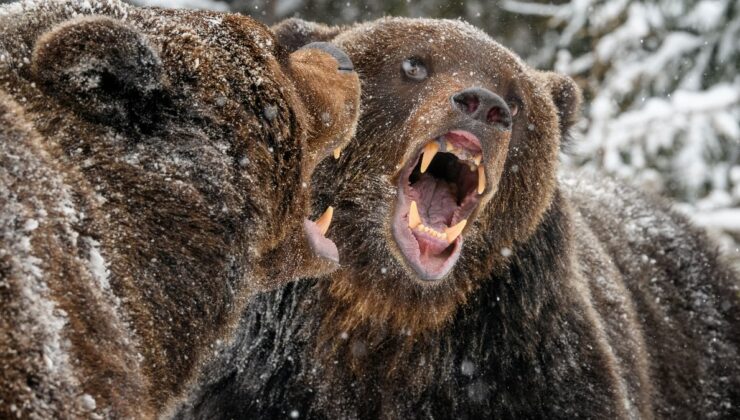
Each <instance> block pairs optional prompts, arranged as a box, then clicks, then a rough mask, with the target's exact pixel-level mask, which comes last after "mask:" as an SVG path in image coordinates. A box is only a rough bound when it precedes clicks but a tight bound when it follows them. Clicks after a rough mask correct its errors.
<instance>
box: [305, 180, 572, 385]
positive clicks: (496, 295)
mask: <svg viewBox="0 0 740 420" xmlns="http://www.w3.org/2000/svg"><path fill="white" fill-rule="evenodd" d="M569 212H570V209H569V206H568V204H567V202H566V201H565V200H564V198H563V197H562V195H561V194H560V193H559V192H558V191H557V190H556V192H555V194H554V198H553V200H552V202H551V205H550V206H549V208H548V210H547V211H546V212H545V214H544V215H543V217H542V219H541V222H540V223H539V225H538V226H537V228H536V229H535V230H534V233H533V234H532V235H531V236H530V237H529V239H528V240H527V241H526V242H525V243H523V244H521V245H519V246H518V247H517V248H516V250H515V252H514V254H513V255H512V256H511V257H510V259H509V261H508V265H506V266H504V267H502V268H494V269H493V270H492V273H491V274H490V276H489V277H488V278H487V279H485V280H483V281H482V282H480V286H479V287H478V288H477V290H475V291H473V292H472V293H471V294H470V296H469V298H468V299H467V301H466V302H465V304H462V305H458V307H457V309H456V310H455V311H454V315H453V316H452V317H451V319H450V321H449V322H448V323H446V324H444V325H442V326H441V327H439V328H431V329H426V330H420V331H414V330H412V329H402V330H398V329H396V328H390V325H389V324H382V323H378V322H372V321H368V320H363V321H359V322H355V323H354V324H352V325H351V326H350V328H349V329H347V330H346V331H343V334H341V336H340V335H339V333H338V332H337V330H336V328H337V326H338V325H344V326H346V325H347V324H346V322H345V320H346V319H347V318H349V317H351V314H347V313H346V311H348V310H351V308H350V307H348V306H345V305H343V304H342V303H341V302H339V301H338V300H337V299H335V298H333V297H332V294H331V293H330V292H329V291H328V288H329V287H330V284H329V283H330V282H319V283H317V286H318V288H319V290H320V297H319V298H318V301H319V302H322V303H321V304H320V305H321V306H323V307H322V308H321V309H320V311H319V313H320V318H322V319H321V323H320V326H321V327H320V333H319V335H318V337H319V338H318V340H317V342H316V345H315V349H314V350H315V352H316V355H317V356H318V357H319V358H321V359H322V360H324V361H327V362H326V363H324V365H325V366H328V367H329V369H330V370H333V369H338V370H344V369H346V368H347V367H349V369H350V370H351V371H352V372H353V374H359V375H377V376H378V380H393V379H394V378H402V377H407V378H408V377H414V378H419V379H418V380H419V381H421V380H422V379H423V378H424V377H428V378H433V377H435V373H434V369H429V366H430V365H434V364H435V363H436V362H435V360H436V361H446V360H447V359H449V358H450V357H458V356H462V354H458V353H461V352H463V349H464V347H465V346H467V344H466V342H467V341H468V340H471V341H472V342H481V343H482V342H485V343H487V344H486V345H487V346H490V353H491V355H492V356H493V355H495V356H496V357H500V356H502V355H503V354H504V353H505V352H506V351H507V349H511V348H512V347H515V346H518V345H521V346H525V344H524V343H536V342H538V340H535V339H530V338H525V337H527V336H529V335H534V336H539V335H540V334H543V332H548V331H553V329H552V324H553V322H555V321H556V320H557V317H558V313H557V308H558V305H559V304H561V302H563V301H564V299H565V297H564V296H563V294H564V292H563V288H562V287H561V286H562V283H563V281H564V279H566V278H568V276H569V275H570V273H571V272H572V265H571V262H570V261H569V260H568V259H567V258H566V256H567V255H569V253H568V252H566V251H565V250H566V249H567V248H568V247H571V246H572V244H571V232H570V231H571V227H570V222H569V220H570V218H569V215H568V214H569ZM425 309H428V308H426V307H425V308H420V310H425ZM342 337H344V338H342ZM528 345H531V344H528ZM509 351H511V350H509ZM518 351H522V352H523V353H522V354H528V355H532V357H534V356H533V355H534V354H535V352H534V349H530V348H522V349H519V350H518ZM336 360H339V362H338V363H335V362H331V363H329V362H330V361H336ZM389 360H390V361H391V364H390V365H389V363H388V361H389ZM420 360H423V361H425V362H424V363H423V364H421V365H420V364H419V361H420ZM378 366H381V367H382V372H379V371H374V369H376V368H377V367H378ZM345 373H346V372H345ZM342 376H343V374H340V375H338V377H342ZM437 377H439V376H437ZM415 381H416V379H415Z"/></svg>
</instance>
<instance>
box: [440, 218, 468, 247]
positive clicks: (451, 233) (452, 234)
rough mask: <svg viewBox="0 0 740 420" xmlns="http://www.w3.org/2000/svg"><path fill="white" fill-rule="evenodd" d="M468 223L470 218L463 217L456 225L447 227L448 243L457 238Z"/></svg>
mask: <svg viewBox="0 0 740 420" xmlns="http://www.w3.org/2000/svg"><path fill="white" fill-rule="evenodd" d="M467 224H468V219H463V220H461V221H459V222H458V223H457V224H456V225H455V226H452V227H448V228H447V229H445V237H446V238H447V242H448V243H452V242H454V241H455V239H457V237H458V236H460V234H461V233H462V231H463V229H465V225H467Z"/></svg>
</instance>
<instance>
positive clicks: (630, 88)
mask: <svg viewBox="0 0 740 420" xmlns="http://www.w3.org/2000/svg"><path fill="white" fill-rule="evenodd" d="M502 6H503V7H504V8H505V9H507V10H508V11H510V12H515V13H520V14H526V15H538V16H546V17H548V18H549V21H548V27H549V31H547V33H546V34H545V36H544V39H543V41H542V46H541V48H539V49H538V50H537V51H535V52H534V53H533V54H532V55H531V56H530V57H529V61H530V62H532V63H533V64H534V65H536V66H538V67H546V68H547V67H550V68H554V69H555V70H557V71H561V72H564V73H568V74H570V75H572V76H574V77H575V78H576V79H577V80H578V81H579V83H580V84H581V86H582V88H583V89H584V92H585V95H586V99H587V101H586V104H587V107H586V109H585V118H584V120H583V123H582V124H581V125H580V131H581V138H580V139H579V140H578V141H577V142H576V145H575V148H574V151H575V158H574V159H573V162H572V163H574V164H579V165H588V166H596V167H600V168H603V169H605V170H606V171H608V172H610V173H613V174H615V175H617V176H620V177H624V178H628V179H630V180H631V181H632V182H636V183H638V184H642V186H643V187H646V188H649V189H651V190H653V191H656V192H659V193H662V194H665V195H668V196H671V197H673V198H674V199H677V200H679V201H681V202H684V203H691V204H690V205H686V206H684V208H685V209H686V210H687V211H688V212H690V213H693V214H694V215H695V217H696V218H697V220H698V221H699V222H700V223H703V224H705V225H708V226H709V227H715V228H720V229H723V230H725V231H726V232H728V233H734V234H735V235H738V233H740V209H738V207H740V122H739V121H740V76H738V73H737V71H738V64H740V3H738V2H737V1H736V0H681V1H676V0H657V1H656V0H571V1H570V2H567V3H564V4H561V5H550V4H548V5H544V4H538V3H524V2H516V1H506V2H504V3H503V4H502ZM736 252H737V251H736Z"/></svg>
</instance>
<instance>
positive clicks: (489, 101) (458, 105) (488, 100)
mask: <svg viewBox="0 0 740 420" xmlns="http://www.w3.org/2000/svg"><path fill="white" fill-rule="evenodd" d="M451 99H452V107H453V108H455V109H457V110H458V111H460V112H462V113H463V114H465V115H467V116H468V117H469V118H472V119H474V120H476V121H480V122H482V123H485V124H490V125H497V126H499V127H501V128H504V129H507V130H508V129H510V128H511V111H510V110H509V106H508V105H506V101H504V100H503V98H501V97H500V96H498V95H496V94H495V93H493V92H491V91H490V90H488V89H484V88H480V87H474V88H469V89H465V90H461V91H460V92H457V93H456V94H454V95H452V98H451Z"/></svg>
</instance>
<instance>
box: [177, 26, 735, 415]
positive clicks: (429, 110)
mask: <svg viewBox="0 0 740 420" xmlns="http://www.w3.org/2000/svg"><path fill="white" fill-rule="evenodd" d="M273 30H275V31H276V36H277V37H278V39H280V40H281V42H284V43H285V44H286V45H291V44H293V45H294V46H297V45H301V44H303V43H304V42H306V41H308V40H314V39H323V40H331V41H332V42H334V43H336V44H337V45H339V46H341V47H342V48H343V49H344V50H345V51H347V53H348V55H349V56H350V58H351V59H352V61H353V63H354V64H355V67H356V70H357V71H358V73H359V74H360V78H361V80H362V83H363V102H362V115H361V117H360V122H359V125H358V129H357V134H356V136H355V138H354V139H353V141H351V142H350V144H349V146H348V147H347V148H346V153H345V154H344V155H343V156H342V158H341V159H340V160H339V161H338V162H331V161H327V162H324V164H323V165H322V166H321V167H320V168H319V169H318V171H317V173H316V174H315V177H314V179H315V187H316V191H317V193H318V194H317V197H318V202H319V203H322V202H323V200H328V199H329V198H330V197H331V199H332V200H334V203H336V204H337V209H338V217H337V220H336V221H335V224H334V225H333V226H332V232H333V234H334V235H335V237H336V238H338V240H337V243H338V244H339V251H340V257H341V259H342V263H343V266H342V268H341V269H340V270H339V271H337V272H335V273H333V274H332V275H331V276H329V277H328V278H321V279H315V280H313V281H312V282H311V281H305V282H297V283H293V284H290V285H287V286H285V287H283V288H282V289H281V290H278V291H274V292H270V293H266V294H262V295H259V296H256V297H254V298H253V300H252V302H251V303H250V305H249V306H248V309H247V310H246V311H245V312H244V315H243V318H242V320H241V323H240V326H239V327H238V329H237V336H236V338H235V340H234V341H233V342H232V343H225V344H224V345H223V346H222V347H221V349H222V350H220V351H221V354H222V356H221V357H220V358H219V359H217V360H215V361H214V362H213V363H212V364H211V365H210V366H209V367H208V368H206V369H205V370H204V375H203V376H202V377H201V379H200V380H199V381H198V384H199V386H198V387H197V388H195V389H194V390H193V392H192V395H191V396H190V398H189V399H188V401H187V404H185V405H184V406H183V407H181V411H180V414H179V416H180V417H181V418H192V417H196V418H279V417H281V416H287V415H290V416H292V417H295V416H299V417H300V418H460V419H467V418H625V419H626V418H646V419H650V418H738V417H739V416H740V356H739V355H738V343H740V304H739V302H738V301H739V300H740V289H739V285H738V276H737V273H734V272H732V271H731V269H730V268H728V266H727V265H726V264H725V263H724V262H723V261H722V260H721V258H720V256H719V255H718V253H717V251H716V249H715V247H714V246H713V245H712V244H711V243H710V242H709V241H708V240H707V238H706V237H705V235H704V233H703V232H701V231H700V230H698V229H697V228H695V227H693V226H692V225H691V223H690V222H688V221H687V220H686V218H685V217H684V216H682V215H680V214H678V213H677V212H676V211H674V210H672V209H671V208H670V205H669V204H667V203H665V202H663V201H661V200H657V199H653V198H650V197H646V196H645V195H643V194H641V193H640V192H637V191H635V190H633V189H631V188H629V187H627V186H624V185H621V184H619V183H616V182H614V181H612V180H609V179H607V178H605V177H604V176H602V175H599V174H594V173H588V172H567V171H562V172H564V173H560V174H559V171H560V170H559V165H558V159H559V149H560V145H561V143H562V142H563V140H564V138H565V137H566V136H567V130H568V129H569V128H570V127H571V126H572V124H573V123H574V121H575V120H576V118H577V112H578V107H579V103H580V96H579V93H578V89H577V87H576V86H575V84H574V82H573V81H572V80H570V79H569V78H567V77H564V76H560V75H557V74H553V73H547V72H540V71H536V70H533V69H531V68H530V67H528V66H527V65H526V64H524V63H523V62H522V61H521V60H520V59H519V58H518V57H517V56H516V55H515V54H513V53H512V52H510V51H508V50H507V49H505V48H504V47H502V46H500V45H499V44H497V43H496V42H494V41H493V40H491V38H489V37H488V36H487V35H485V34H484V33H482V32H481V31H479V30H477V29H475V28H473V27H472V26H470V25H468V24H466V23H463V22H460V21H437V20H425V19H403V18H386V19H381V20H378V21H374V22H369V23H365V24H359V25H356V26H352V27H348V28H334V29H332V28H330V27H326V26H323V25H319V24H312V23H307V22H301V21H299V20H289V21H286V22H283V23H281V24H279V25H277V26H276V27H274V28H273ZM313 33H316V34H317V37H316V38H314V37H313V36H312V34H313ZM332 33H333V35H332ZM410 58H413V59H414V61H413V62H410V63H411V64H408V63H409V62H406V61H405V60H408V59H410ZM414 63H416V64H414ZM419 63H423V65H424V66H425V67H424V69H423V71H421V70H420V69H419ZM407 69H413V70H414V71H413V72H410V73H406V71H407ZM425 73H426V75H427V77H425V78H424V77H417V76H418V75H419V74H421V75H424V74H425ZM410 76H412V77H410ZM419 79H422V80H419ZM470 87H484V88H486V89H489V90H490V91H492V92H495V93H496V94H498V95H500V97H502V98H506V99H507V101H508V103H509V105H508V109H509V111H510V113H511V114H512V115H513V118H512V121H511V126H510V127H508V126H503V128H501V129H498V130H497V129H491V128H490V127H488V126H486V124H485V123H481V122H480V121H470V120H469V119H466V118H465V117H461V112H459V111H458V110H457V109H456V108H455V106H453V105H455V104H456V102H455V101H454V95H456V93H458V92H460V91H461V90H465V89H468V88H470ZM451 97H453V101H452V103H451ZM502 109H503V106H502ZM514 109H517V110H518V112H517V113H516V115H514V114H515V113H514V111H513V110H514ZM453 129H466V130H470V131H471V132H473V133H475V135H476V136H477V137H478V138H479V139H480V141H481V143H482V148H483V159H482V162H481V165H483V167H484V169H485V171H484V173H485V174H486V176H487V178H486V188H485V189H484V191H483V194H482V195H481V196H480V198H479V200H480V201H479V203H478V211H477V213H473V214H472V216H471V217H470V218H469V220H468V223H467V225H466V227H465V229H464V230H463V231H462V238H463V240H464V242H463V243H462V245H461V246H462V250H461V252H460V256H459V259H458V260H457V262H456V264H455V265H454V267H453V268H452V270H451V271H450V272H449V273H448V274H447V275H445V276H443V277H442V278H441V279H436V280H429V279H425V278H423V277H422V276H421V275H420V274H419V272H418V271H417V270H415V269H414V267H413V266H412V265H411V264H410V263H409V262H408V258H407V257H405V255H406V254H403V252H402V251H401V250H400V248H399V245H398V242H396V240H395V236H394V235H395V233H394V231H393V226H394V225H393V220H392V219H393V217H394V211H395V209H396V208H397V207H394V206H396V205H397V203H398V202H400V198H399V197H400V193H399V191H401V190H400V187H398V185H399V182H400V181H399V177H401V176H402V175H403V174H404V172H403V170H404V169H403V168H405V167H406V166H405V165H406V164H407V162H409V161H410V160H411V159H414V157H415V155H416V154H417V153H418V151H419V150H426V149H421V147H422V146H423V145H424V144H427V142H429V141H430V139H433V138H435V136H437V135H438V133H445V132H448V131H449V130H453ZM424 147H426V146H424ZM440 147H442V146H440ZM435 159H436V157H435ZM411 162H412V163H413V160H411ZM501 162H503V164H502V165H503V167H502V168H501V169H497V166H498V165H501ZM431 165H432V166H430V168H432V167H433V165H434V163H432V164H431ZM430 171H432V169H430ZM412 176H413V175H412ZM409 179H410V181H409V182H412V181H411V178H409ZM401 181H404V180H403V179H401ZM408 211H409V212H410V210H408ZM409 220H410V219H409Z"/></svg>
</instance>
